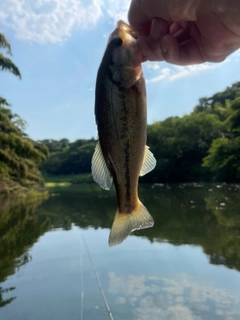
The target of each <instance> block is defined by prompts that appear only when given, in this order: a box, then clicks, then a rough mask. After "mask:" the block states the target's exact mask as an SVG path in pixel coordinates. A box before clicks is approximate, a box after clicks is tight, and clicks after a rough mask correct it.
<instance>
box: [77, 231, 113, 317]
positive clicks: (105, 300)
mask: <svg viewBox="0 0 240 320" xmlns="http://www.w3.org/2000/svg"><path fill="white" fill-rule="evenodd" d="M82 239H83V241H84V243H85V246H86V250H87V253H88V257H89V260H90V262H91V265H92V268H93V271H94V273H95V276H96V279H97V282H98V286H99V289H100V291H101V294H102V297H103V301H104V303H105V306H106V309H107V313H108V316H109V319H111V320H114V318H113V315H112V312H111V310H110V307H109V304H108V302H107V298H106V296H105V293H104V291H103V287H102V284H101V281H100V279H99V276H98V274H97V270H96V268H95V266H94V263H93V260H92V257H91V254H90V251H89V249H88V246H87V242H86V240H85V238H84V236H83V235H82Z"/></svg>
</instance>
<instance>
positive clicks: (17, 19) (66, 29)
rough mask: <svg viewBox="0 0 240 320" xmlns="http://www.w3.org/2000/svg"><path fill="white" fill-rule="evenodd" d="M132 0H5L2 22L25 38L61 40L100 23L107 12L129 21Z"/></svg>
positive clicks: (0, 18) (0, 21)
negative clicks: (76, 29)
mask: <svg viewBox="0 0 240 320" xmlns="http://www.w3.org/2000/svg"><path fill="white" fill-rule="evenodd" d="M129 5H130V0H106V1H104V0H1V7H0V23H1V24H2V25H3V26H5V27H8V28H10V29H12V30H14V32H15V34H16V36H17V37H18V38H19V39H22V40H28V41H32V42H37V43H57V42H61V41H64V40H65V39H67V38H68V37H69V36H70V35H71V32H72V30H73V29H74V28H79V29H84V28H87V27H89V26H91V25H94V24H96V22H97V21H98V20H99V18H100V17H101V16H102V15H103V14H104V13H106V14H107V15H108V16H109V17H110V20H111V22H113V23H114V25H115V24H116V21H117V20H119V19H122V20H125V21H127V12H128V8H129Z"/></svg>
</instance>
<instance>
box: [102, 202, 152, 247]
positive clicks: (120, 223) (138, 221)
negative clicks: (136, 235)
mask: <svg viewBox="0 0 240 320" xmlns="http://www.w3.org/2000/svg"><path fill="white" fill-rule="evenodd" d="M153 225H154V221H153V218H152V216H151V215H150V213H149V212H148V210H147V208H145V207H144V205H143V204H142V203H141V202H140V201H139V204H138V206H137V208H136V209H135V210H134V211H133V212H132V213H130V214H124V213H120V212H119V211H118V210H117V212H116V215H115V218H114V221H113V225H112V229H111V232H110V235H109V240H108V244H109V247H112V246H115V245H117V244H120V243H121V242H123V240H125V239H126V238H127V236H128V235H129V233H130V232H132V231H134V230H139V229H145V228H151V227H152V226H153Z"/></svg>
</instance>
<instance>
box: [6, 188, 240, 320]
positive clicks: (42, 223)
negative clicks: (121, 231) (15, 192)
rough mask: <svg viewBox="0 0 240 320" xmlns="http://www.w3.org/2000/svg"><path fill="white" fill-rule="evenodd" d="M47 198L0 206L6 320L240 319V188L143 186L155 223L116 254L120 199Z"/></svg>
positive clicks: (73, 193)
mask: <svg viewBox="0 0 240 320" xmlns="http://www.w3.org/2000/svg"><path fill="white" fill-rule="evenodd" d="M50 194H51V195H50V197H49V199H48V200H45V201H42V202H38V203H21V202H16V203H14V202H13V200H9V199H5V200H3V201H2V202H1V203H0V319H1V320H17V319H19V320H101V319H104V320H105V319H106V320H107V319H115V320H148V319H149V320H239V319H240V189H239V186H238V185H228V184H221V185H213V184H211V185H210V184H203V185H202V184H191V185H189V184H188V185H186V184H181V185H179V184H178V185H157V186H154V185H153V186H141V187H140V199H141V200H142V202H143V203H144V205H145V206H146V207H147V208H148V209H149V211H150V213H151V214H152V216H153V218H154V220H155V225H154V227H153V228H151V229H145V230H143V231H138V232H134V233H133V234H132V235H131V236H129V237H128V238H127V240H125V241H124V242H123V243H122V244H121V245H119V246H116V247H112V248H109V247H108V235H109V228H110V227H111V224H112V220H113V217H114V215H115V211H116V199H115V194H114V191H111V192H108V191H104V190H101V189H100V188H99V187H98V186H76V187H67V188H58V189H54V190H53V189H50ZM98 279H99V282H98ZM100 287H101V288H102V290H100ZM103 296H105V298H106V300H104V298H103ZM106 304H107V305H108V306H109V309H110V311H111V314H112V318H111V315H109V313H108V310H107V309H108V307H107V305H106Z"/></svg>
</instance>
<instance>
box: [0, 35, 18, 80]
mask: <svg viewBox="0 0 240 320" xmlns="http://www.w3.org/2000/svg"><path fill="white" fill-rule="evenodd" d="M1 48H2V49H6V50H7V54H8V55H12V51H11V46H10V43H9V42H8V40H7V39H6V38H5V36H4V35H3V34H2V33H0V49H1ZM0 68H1V69H2V70H6V71H9V72H11V73H13V74H14V75H16V76H18V77H19V78H20V79H21V74H20V71H19V69H18V67H17V66H16V65H15V64H14V63H13V62H12V60H10V59H9V58H7V57H5V56H4V55H3V54H2V53H0Z"/></svg>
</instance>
